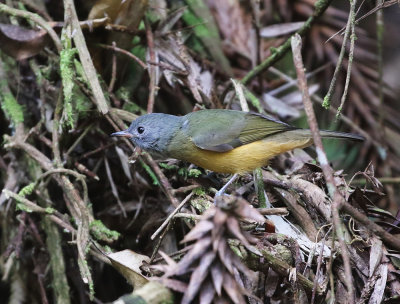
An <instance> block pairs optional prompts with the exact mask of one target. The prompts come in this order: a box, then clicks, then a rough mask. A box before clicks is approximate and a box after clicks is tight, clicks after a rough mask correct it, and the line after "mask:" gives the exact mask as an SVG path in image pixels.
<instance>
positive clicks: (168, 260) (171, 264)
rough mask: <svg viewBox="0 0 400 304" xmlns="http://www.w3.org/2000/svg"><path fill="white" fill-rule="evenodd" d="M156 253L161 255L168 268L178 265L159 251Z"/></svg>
mask: <svg viewBox="0 0 400 304" xmlns="http://www.w3.org/2000/svg"><path fill="white" fill-rule="evenodd" d="M158 253H159V254H160V255H161V257H162V258H163V259H164V260H165V262H167V264H168V266H170V267H176V266H177V265H178V263H177V262H175V261H174V260H173V259H172V258H171V257H170V256H169V255H168V254H166V253H165V252H163V251H161V250H159V251H158Z"/></svg>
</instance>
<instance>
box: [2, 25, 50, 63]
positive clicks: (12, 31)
mask: <svg viewBox="0 0 400 304" xmlns="http://www.w3.org/2000/svg"><path fill="white" fill-rule="evenodd" d="M49 42H50V39H49V38H48V36H47V32H46V31H45V30H38V31H35V30H31V29H27V28H24V27H21V26H17V25H12V24H0V48H1V50H2V51H4V53H6V54H7V55H9V56H11V57H13V58H15V59H16V60H23V59H26V58H29V57H32V56H35V55H37V54H38V53H39V52H40V51H41V50H43V48H44V47H45V46H46V45H47V44H48V43H49Z"/></svg>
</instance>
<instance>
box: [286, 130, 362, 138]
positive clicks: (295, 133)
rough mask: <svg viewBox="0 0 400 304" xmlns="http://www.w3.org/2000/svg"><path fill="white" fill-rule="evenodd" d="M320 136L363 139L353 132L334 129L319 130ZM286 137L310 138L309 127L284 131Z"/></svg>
mask: <svg viewBox="0 0 400 304" xmlns="http://www.w3.org/2000/svg"><path fill="white" fill-rule="evenodd" d="M319 133H320V134H321V137H322V138H338V139H349V140H356V141H363V140H364V137H362V136H360V135H357V134H353V133H344V132H336V131H329V130H321V131H319ZM285 135H286V136H287V137H290V138H297V139H301V138H304V139H306V138H309V139H312V134H311V130H309V129H294V130H290V131H288V132H286V134H285Z"/></svg>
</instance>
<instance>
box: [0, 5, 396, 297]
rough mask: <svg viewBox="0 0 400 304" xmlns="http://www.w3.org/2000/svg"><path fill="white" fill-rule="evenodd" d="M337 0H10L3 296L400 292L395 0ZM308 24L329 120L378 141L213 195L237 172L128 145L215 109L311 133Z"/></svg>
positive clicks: (340, 145) (4, 95)
mask: <svg viewBox="0 0 400 304" xmlns="http://www.w3.org/2000/svg"><path fill="white" fill-rule="evenodd" d="M330 2H331V1H329V0H327V1H325V0H322V1H315V0H296V1H288V0H279V1H272V0H265V1H252V0H249V1H238V0H235V1H226V2H225V1H211V0H195V1H192V0H191V1H182V2H179V1H163V0H149V1H147V0H127V1H119V0H118V1H114V0H98V1H72V0H64V1H63V2H62V3H61V2H60V1H53V0H50V1H42V0H35V1H25V0H24V1H6V3H7V5H6V4H3V3H0V101H1V111H0V132H1V134H2V138H3V141H2V146H1V148H0V151H1V153H0V176H1V179H0V187H1V189H3V190H2V192H1V194H0V227H1V228H0V234H1V243H0V273H1V277H2V281H1V282H0V302H1V303H3V302H4V303H6V302H9V303H23V302H41V303H52V302H57V303H88V302H90V301H95V302H97V303H103V302H110V301H114V300H117V299H120V300H121V301H137V300H138V299H140V300H141V301H144V302H146V303H162V302H167V301H168V302H177V303H178V302H182V303H266V302H268V303H270V302H271V303H272V302H274V303H367V302H368V303H394V302H395V301H396V300H397V299H398V298H399V297H400V284H399V269H400V263H399V261H400V255H399V253H400V241H399V238H398V235H399V233H400V231H399V222H400V212H399V211H398V210H399V208H398V206H399V202H400V200H399V199H398V197H399V194H400V193H399V187H398V184H399V182H400V181H399V177H398V176H399V173H400V166H399V164H400V148H399V142H400V140H399V139H400V124H399V120H398V117H399V111H398V109H399V107H398V100H397V99H396V91H395V90H396V89H398V88H396V87H391V86H390V85H389V84H386V83H385V81H384V78H385V77H384V75H385V73H386V72H388V73H393V69H391V68H392V67H394V66H396V65H397V63H396V62H397V61H396V60H398V59H397V58H396V56H395V55H393V54H392V56H391V57H390V58H393V60H392V59H390V60H389V59H387V58H389V57H385V56H384V54H386V53H384V51H385V52H386V46H387V42H386V40H387V39H389V40H393V42H392V41H390V43H389V44H392V45H394V44H397V45H400V43H399V41H398V37H397V36H396V35H393V34H391V33H392V32H393V31H394V32H396V29H397V27H396V26H395V24H396V23H395V22H396V20H392V19H390V18H388V19H387V20H386V19H385V20H384V19H382V18H383V16H382V15H381V14H380V13H381V9H383V8H384V9H385V10H389V9H395V6H393V7H392V5H393V4H394V3H396V1H385V2H383V3H382V4H379V3H378V4H377V5H376V6H374V5H373V4H372V3H373V2H368V3H366V2H364V1H352V2H351V3H352V4H354V5H352V6H350V7H348V6H347V5H342V4H335V5H337V7H336V6H333V5H332V4H331V3H330ZM378 2H379V1H378ZM346 3H347V2H346ZM397 10H398V8H397ZM78 16H79V19H78ZM351 16H353V17H354V18H351ZM363 16H369V17H368V18H372V16H374V17H375V18H376V21H375V20H373V22H372V23H369V21H368V20H369V19H368V18H363ZM358 19H359V20H360V21H359V23H356V22H355V21H356V20H358ZM383 20H384V21H385V22H384V23H383V25H382V21H383ZM308 25H310V26H308ZM371 29H373V30H374V31H375V30H377V35H375V33H372V32H371ZM380 31H383V32H385V31H387V32H386V35H387V36H388V37H385V39H383V38H382V37H383V36H382V35H381V34H382V32H380ZM295 32H298V33H300V34H301V35H302V36H303V43H304V47H303V52H302V54H303V56H302V57H303V59H304V65H305V67H306V69H307V70H306V71H305V75H304V77H305V78H306V80H307V82H308V87H307V90H308V92H309V94H310V96H311V100H312V101H314V102H315V106H314V111H315V113H316V116H317V119H318V123H319V125H320V127H321V128H322V129H334V128H337V129H339V128H340V130H343V131H349V132H354V133H358V134H361V135H363V136H364V137H365V138H366V140H365V142H364V143H363V144H354V143H350V142H336V141H329V142H326V143H324V147H325V150H326V152H327V155H328V158H329V160H330V163H327V162H326V163H323V162H320V163H318V162H317V161H316V160H315V159H316V153H315V149H313V148H309V149H307V150H305V151H303V150H295V151H292V152H289V153H286V154H285V155H280V156H278V157H276V158H275V159H273V160H272V161H271V163H270V166H268V167H266V168H263V169H262V170H261V171H257V172H255V173H254V176H252V175H251V174H245V175H242V176H240V178H239V179H238V181H236V182H235V183H234V184H233V185H231V186H230V187H229V188H228V191H227V192H228V194H229V196H222V197H220V198H218V199H215V200H214V194H215V192H216V189H219V188H220V187H221V186H222V185H223V184H224V183H225V182H226V181H227V180H228V176H224V175H221V174H214V173H211V172H208V171H206V170H204V169H202V168H198V167H196V166H194V165H192V164H187V163H184V162H182V161H179V160H173V159H167V160H155V159H153V158H152V157H151V156H150V155H148V154H147V153H144V152H142V151H140V150H139V149H137V148H135V147H134V146H133V145H132V143H131V142H129V141H128V140H126V141H116V140H115V139H114V138H111V137H109V134H111V133H112V132H115V131H119V130H121V129H125V128H126V127H127V126H128V125H129V123H130V122H131V121H132V120H134V119H135V118H136V117H137V116H139V115H142V114H144V113H150V112H163V113H170V114H174V115H183V114H186V113H188V112H191V111H196V110H199V109H212V108H229V109H236V110H243V111H247V110H250V111H254V112H259V113H263V114H268V115H272V116H274V117H276V118H278V119H281V120H284V121H288V122H289V123H292V124H296V125H297V126H300V127H307V125H306V123H305V121H306V120H305V119H306V118H307V117H306V115H305V114H304V103H303V100H304V94H302V93H301V90H299V89H298V87H297V77H296V76H295V75H296V71H295V68H294V65H293V58H292V54H291V53H290V37H291V36H292V35H293V34H294V33H295ZM395 36H396V37H395ZM345 38H346V39H347V41H344V39H345ZM355 38H357V39H355ZM342 55H343V56H342ZM341 57H342V63H341V64H340V65H339V66H340V69H339V68H336V67H337V62H338V60H340V58H341ZM384 63H386V64H387V66H386V67H385V66H384ZM390 66H392V67H390ZM335 69H336V70H337V73H335V72H334V71H335ZM334 73H335V75H336V76H335V77H333V75H334ZM396 77H397V78H398V73H397V74H396ZM396 77H394V78H396ZM332 78H334V79H336V80H335V81H334V84H335V85H331V84H332V83H333V82H332ZM392 78H393V77H392ZM397 78H396V79H397ZM389 82H390V81H389ZM348 84H350V85H348ZM329 87H332V90H331V91H329ZM327 92H330V93H331V94H330V95H329V94H328V95H329V98H325V99H324V96H325V95H326V94H327ZM324 100H325V103H324ZM327 101H330V103H329V105H328V104H327ZM341 101H343V102H344V103H343V104H342V106H341V109H340V111H339V112H340V113H339V115H337V114H338V107H340V104H341ZM318 103H320V104H323V103H324V105H325V106H326V107H327V109H326V110H325V109H323V108H322V107H321V106H320V105H319V104H318ZM336 116H337V117H336ZM317 153H319V150H318V149H317ZM331 166H332V167H333V168H335V169H337V170H332V171H331V176H330V178H327V175H326V170H325V169H326V167H328V168H330V167H331ZM332 185H333V186H334V189H335V191H336V192H334V193H335V195H332ZM214 202H215V204H214ZM337 212H339V214H340V217H339V218H338V219H337V220H338V221H335V215H336V213H337ZM338 232H339V233H340V234H338ZM116 270H117V271H116ZM132 288H133V289H134V290H133V292H132Z"/></svg>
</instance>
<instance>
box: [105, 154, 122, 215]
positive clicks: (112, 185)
mask: <svg viewBox="0 0 400 304" xmlns="http://www.w3.org/2000/svg"><path fill="white" fill-rule="evenodd" d="M104 164H105V165H106V172H107V176H108V181H109V182H110V185H111V192H112V193H113V195H114V197H115V199H116V200H117V203H118V206H119V208H120V209H121V212H122V215H123V217H124V218H126V210H125V208H124V205H123V204H122V202H121V200H120V199H119V195H118V189H117V186H115V183H114V179H113V177H112V174H111V169H110V164H109V163H108V159H107V157H104Z"/></svg>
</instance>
